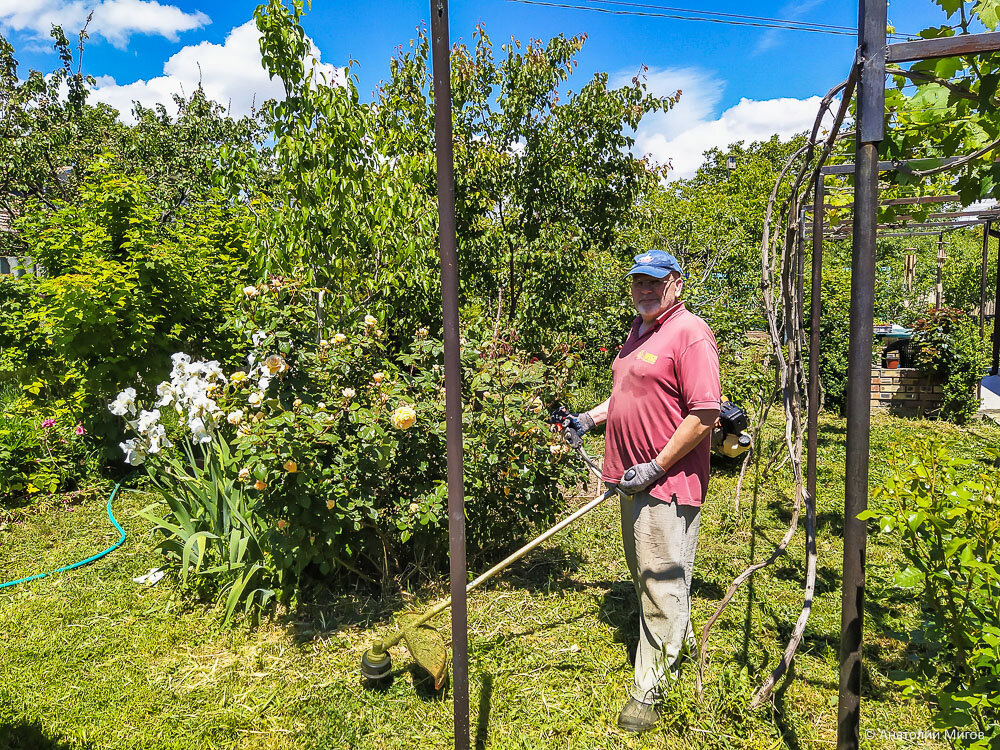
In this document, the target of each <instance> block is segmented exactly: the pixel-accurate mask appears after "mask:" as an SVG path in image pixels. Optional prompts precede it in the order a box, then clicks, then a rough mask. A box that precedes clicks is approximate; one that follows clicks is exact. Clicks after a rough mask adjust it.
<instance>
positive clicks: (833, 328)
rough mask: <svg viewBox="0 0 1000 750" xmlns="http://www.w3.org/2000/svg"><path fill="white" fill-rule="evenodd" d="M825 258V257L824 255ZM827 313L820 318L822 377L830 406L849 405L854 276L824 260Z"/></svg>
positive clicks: (842, 407)
mask: <svg viewBox="0 0 1000 750" xmlns="http://www.w3.org/2000/svg"><path fill="white" fill-rule="evenodd" d="M824 261H825V259H824ZM820 289H821V291H820V294H821V295H822V300H823V315H822V316H821V317H820V322H819V326H820V327H819V377H820V382H821V383H822V384H823V403H824V405H825V406H826V408H828V409H836V410H838V411H843V410H844V409H845V408H846V407H847V351H848V347H849V344H850V310H851V276H850V273H849V272H848V271H845V270H844V269H843V268H840V267H833V268H830V267H828V265H827V263H826V262H824V264H823V285H822V287H821V288H820Z"/></svg>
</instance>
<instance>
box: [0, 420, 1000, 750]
mask: <svg viewBox="0 0 1000 750" xmlns="http://www.w3.org/2000/svg"><path fill="white" fill-rule="evenodd" d="M932 433H937V434H940V435H942V437H943V438H945V439H946V440H948V441H952V442H954V443H955V446H956V447H955V450H956V451H961V452H962V453H964V454H965V455H967V456H968V457H970V458H976V457H978V456H980V455H981V454H982V451H981V450H980V449H981V447H982V446H984V445H986V444H996V443H997V441H998V438H1000V431H998V430H996V429H995V428H992V427H986V426H977V427H974V428H971V429H966V430H959V429H956V428H954V427H951V426H948V425H945V424H940V423H932V422H916V421H904V420H900V419H895V418H891V417H876V418H875V419H874V422H873V425H872V455H873V460H872V475H873V477H872V480H873V483H875V482H877V481H879V480H880V479H881V477H882V476H884V474H885V471H886V462H885V460H884V456H886V455H888V453H889V451H890V450H891V447H892V446H893V445H902V446H908V445H910V444H911V443H912V441H913V440H914V438H915V437H916V436H917V435H920V434H923V435H926V436H929V435H931V434H932ZM770 439H771V440H772V443H773V441H774V440H776V439H777V434H776V433H775V435H774V436H772V437H771V438H770ZM843 465H844V423H843V421H842V420H837V419H833V418H826V419H824V420H823V422H822V425H821V436H820V456H819V487H820V490H819V507H818V526H819V530H818V536H819V538H818V548H819V574H818V580H817V586H816V597H815V601H814V604H813V611H812V616H811V617H810V620H809V626H808V628H807V631H806V637H805V639H804V641H803V643H802V645H801V647H800V649H799V654H798V657H797V658H796V662H795V665H794V670H793V671H794V679H792V680H790V681H785V682H783V683H780V684H779V687H778V689H777V690H776V691H775V695H774V701H773V705H772V706H769V707H766V708H764V709H761V710H759V711H756V712H750V711H748V710H747V708H746V706H747V704H748V701H749V697H750V695H751V693H752V692H753V690H754V688H755V687H756V685H757V684H759V682H760V681H761V680H762V679H763V677H764V676H765V675H766V674H767V673H768V672H769V671H770V669H772V668H773V667H774V665H775V664H776V663H777V660H778V658H779V657H780V653H781V650H782V648H783V647H784V644H785V642H786V640H787V638H788V636H789V634H790V632H791V628H792V625H793V623H794V620H795V618H796V616H797V615H798V612H799V609H800V607H801V604H802V578H803V570H804V565H803V559H804V541H803V532H802V531H801V530H800V531H799V532H798V534H797V535H796V537H795V539H794V540H793V542H792V544H791V545H790V546H789V549H788V552H787V554H786V555H785V556H784V557H782V558H779V560H778V561H777V562H776V563H775V564H774V565H773V566H772V567H771V568H769V569H766V570H764V571H762V572H761V573H759V574H758V576H757V577H756V578H755V579H754V580H753V582H752V584H750V585H748V586H745V587H744V589H743V590H742V591H741V592H740V593H739V594H737V596H736V597H735V599H734V600H733V602H732V605H731V606H730V608H729V609H728V610H727V612H726V614H725V615H724V616H723V617H722V618H721V619H720V620H719V622H718V623H717V624H716V627H715V629H714V630H713V632H712V636H711V641H710V653H711V657H710V661H709V664H708V668H707V674H706V688H705V693H704V695H703V696H702V698H701V700H699V699H698V697H697V696H696V694H695V689H694V668H693V665H691V664H688V665H687V666H686V667H685V669H684V670H683V672H682V679H681V680H680V682H679V684H678V685H677V686H676V687H675V688H674V690H673V691H672V692H671V694H670V695H669V696H668V697H667V701H666V705H665V707H664V710H663V722H662V725H661V726H660V727H659V728H657V729H656V730H655V731H653V732H650V733H648V734H646V735H643V736H642V737H633V736H628V735H626V734H624V733H622V732H621V731H619V730H618V729H617V727H616V724H615V721H616V717H617V713H618V710H619V709H620V708H621V705H622V704H623V703H624V701H625V699H626V697H627V693H626V689H627V685H628V683H629V680H630V678H631V667H630V666H629V661H628V655H629V650H630V649H631V648H634V645H635V642H636V638H637V634H636V602H635V597H634V594H633V592H632V585H631V582H630V581H629V580H628V574H627V572H626V569H625V563H624V559H623V556H622V553H621V551H620V547H621V534H620V527H619V519H618V512H617V507H616V506H615V505H613V504H608V505H605V506H602V507H601V508H599V509H598V510H596V511H594V512H593V513H592V514H590V515H589V516H587V517H585V518H584V519H583V520H582V521H581V522H580V523H578V524H577V525H576V526H575V527H572V528H570V529H568V530H567V531H566V532H564V533H563V534H562V535H560V536H557V537H555V538H554V539H552V540H550V542H549V543H548V544H547V545H546V546H545V547H543V548H542V549H540V550H538V551H536V552H535V553H533V554H531V555H529V556H528V557H527V558H525V559H524V560H523V561H521V562H520V563H518V564H517V565H516V566H515V567H514V568H513V569H512V570H510V571H509V572H507V573H505V574H503V575H502V576H501V577H500V578H499V579H498V580H497V581H496V582H494V583H491V584H490V585H489V586H488V588H487V589H486V590H484V591H481V592H476V593H474V594H473V595H472V596H471V597H470V601H469V605H470V611H469V628H470V636H469V637H470V662H471V664H470V672H471V702H472V707H471V708H472V731H473V745H474V746H475V747H477V748H560V749H562V748H567V747H573V748H608V749H609V750H610V749H611V748H623V747H625V748H678V749H679V748H755V749H756V748H781V747H788V748H820V747H833V746H834V744H835V739H836V714H837V652H838V644H839V640H840V567H841V539H840V536H839V534H840V530H841V525H842V517H843ZM737 469H738V467H735V468H734V467H733V466H727V467H719V466H717V467H716V468H715V469H714V471H713V478H712V484H711V488H710V498H709V502H708V503H707V505H706V506H705V509H704V514H705V515H704V517H703V519H702V524H701V543H700V547H699V551H698V560H697V562H696V565H695V575H694V586H693V595H694V603H693V616H694V622H695V627H696V628H699V627H700V626H701V624H702V623H704V622H705V620H706V619H707V618H708V616H709V615H710V614H711V612H712V611H713V610H714V608H715V605H716V602H717V601H718V600H719V599H720V598H721V596H722V593H723V592H724V591H725V589H726V587H727V586H728V585H729V583H730V581H731V580H732V579H733V577H735V576H736V575H737V574H738V573H739V572H740V571H742V570H743V568H744V567H745V566H746V565H748V564H749V563H750V561H751V560H760V559H762V558H764V557H766V556H767V555H768V554H769V553H770V551H771V549H772V548H773V545H774V544H775V543H776V542H777V540H778V539H779V538H780V537H781V535H782V533H783V531H784V529H785V528H786V525H787V522H788V518H789V515H790V513H789V507H790V501H789V495H790V493H791V487H792V484H791V479H790V475H789V472H788V470H787V468H785V469H783V470H781V471H779V472H778V473H777V474H776V475H775V476H772V477H770V478H768V479H766V480H764V481H762V482H761V483H760V486H759V488H758V491H757V492H756V493H754V492H753V487H754V481H753V474H752V472H751V474H750V475H749V476H748V478H747V482H746V484H745V486H744V492H743V497H742V500H741V507H740V509H739V511H738V512H737V511H736V510H735V508H734V503H733V499H734V494H735V486H736V478H737ZM582 475H583V470H582V469H581V476H582ZM591 489H594V488H593V487H592V488H591ZM82 497H83V498H84V499H83V500H82V501H81V502H80V504H79V505H75V506H74V505H70V506H66V505H65V504H63V503H59V502H53V503H49V504H48V505H47V506H44V507H42V508H41V509H39V508H35V509H27V510H25V511H17V512H16V514H15V513H8V514H7V516H6V518H4V519H2V521H3V522H2V523H0V561H2V562H0V581H7V580H12V579H15V578H19V577H21V576H26V575H30V574H33V573H36V572H39V571H41V570H50V569H53V568H57V567H59V566H61V565H65V564H67V563H70V562H74V561H75V560H78V559H81V558H83V557H86V556H88V555H89V554H92V553H93V552H95V551H98V550H101V549H104V548H105V547H107V546H108V545H109V544H110V543H112V542H113V541H114V540H115V539H117V536H118V535H117V532H116V531H115V530H114V529H113V528H112V527H111V525H110V524H109V523H108V521H107V516H106V515H105V511H104V505H105V502H106V495H104V496H98V495H89V496H82ZM148 502H150V496H148V495H143V494H141V493H138V492H127V493H122V494H121V501H120V502H117V503H116V508H115V511H116V515H117V517H118V519H119V522H120V523H122V525H123V526H124V527H125V529H126V531H127V532H128V535H129V537H128V540H127V541H126V542H125V544H124V545H123V546H122V547H121V548H119V549H118V550H117V551H115V552H114V553H112V554H111V555H110V556H108V557H106V558H104V559H102V560H100V561H98V562H96V563H94V564H92V565H90V566H87V567H85V568H81V569H78V570H75V571H71V572H69V573H64V574H60V575H57V576H54V577H51V578H45V579H41V580H38V581H33V582H30V583H27V584H23V585H19V586H16V587H12V588H8V589H3V590H0V628H2V632H3V636H4V644H5V646H4V652H3V656H2V658H0V750H6V749H8V748H45V749H47V750H54V749H56V748H60V749H61V748H95V749H96V748H185V749H186V748H191V747H198V748H206V749H207V748H216V747H218V748H303V747H316V748H355V747H356V748H391V749H392V750H400V749H401V748H418V747H419V748H447V747H451V746H452V734H451V732H452V704H451V701H450V697H446V698H444V699H442V698H441V697H440V696H438V695H436V694H435V693H434V692H433V691H432V690H431V689H430V688H429V686H428V685H426V683H425V682H422V681H421V680H419V679H417V680H416V684H415V685H414V684H413V683H414V680H415V677H416V675H415V673H414V672H412V671H411V670H410V668H409V663H410V662H409V659H408V658H407V657H406V654H405V651H403V650H402V649H401V648H396V649H393V651H392V656H393V664H394V667H395V679H394V681H393V683H392V684H391V685H390V686H389V687H388V688H387V689H385V690H384V691H379V692H370V691H366V690H364V689H363V688H362V686H361V683H360V677H359V672H358V669H359V664H360V658H361V654H362V653H363V652H364V650H365V649H366V648H368V647H369V646H370V645H371V644H372V642H373V641H375V640H376V639H377V638H379V637H381V636H383V635H385V634H386V633H387V632H388V630H389V628H390V627H391V625H392V621H393V616H394V614H398V613H400V612H402V611H404V610H407V609H420V608H422V607H423V606H425V605H426V604H428V603H430V602H432V601H433V600H434V599H435V598H436V597H437V596H439V595H441V594H442V593H444V591H445V585H444V584H443V583H441V584H439V585H437V586H436V587H433V586H432V587H428V588H427V589H425V590H424V591H422V592H420V593H419V595H417V596H412V595H409V594H403V595H399V596H394V597H391V598H386V599H379V598H377V597H375V596H372V595H365V594H363V593H354V594H343V593H341V594H338V595H336V596H334V595H332V594H319V593H318V594H317V595H316V596H315V597H313V601H312V602H311V603H309V604H305V605H302V606H301V607H299V608H298V610H296V611H295V612H294V613H293V614H287V613H286V614H282V615H278V616H276V617H275V618H274V619H273V620H271V621H269V622H268V623H266V624H265V625H263V626H261V627H259V628H256V629H248V628H246V627H244V628H233V629H225V628H222V627H221V626H220V624H219V623H220V619H221V618H220V612H219V610H218V609H214V608H211V607H205V606H201V605H192V604H190V603H187V602H185V601H184V600H183V599H182V598H181V597H180V596H179V593H178V591H177V588H176V586H175V584H174V583H173V581H172V580H171V579H170V577H168V578H167V579H164V581H162V582H161V583H160V584H158V585H156V586H152V587H148V586H145V585H139V584H136V583H133V581H132V579H133V578H134V577H136V576H139V575H142V574H144V573H146V572H147V571H149V569H150V568H153V567H156V566H158V565H159V564H160V562H161V561H160V558H159V557H158V555H157V554H156V553H154V552H152V551H151V549H150V547H151V541H150V537H149V525H148V524H147V523H145V522H144V521H142V520H141V519H139V518H138V517H137V516H136V511H137V510H138V509H139V508H141V507H143V506H144V505H145V504H147V503H148ZM578 502H580V501H578V500H574V501H571V504H572V505H576V504H577V503H578ZM898 558H899V553H898V550H896V549H894V547H893V546H892V545H891V544H887V543H885V542H883V540H882V539H880V538H879V537H878V536H877V535H874V536H872V537H871V538H870V540H869V546H868V582H867V598H868V608H867V615H866V620H865V674H864V702H863V710H862V717H861V726H862V736H863V737H864V735H865V730H870V731H871V732H872V733H873V734H874V736H873V737H872V738H870V739H863V740H862V746H863V747H866V748H882V747H902V746H903V745H902V744H900V743H899V741H896V740H891V739H886V738H885V737H886V736H887V735H886V734H884V733H890V732H903V731H907V730H911V731H912V730H927V729H930V728H931V726H932V712H931V708H930V707H929V706H928V705H927V703H926V702H922V701H914V700H911V699H906V698H904V697H902V696H901V694H900V691H899V690H898V689H897V688H896V687H895V686H894V684H893V683H892V682H891V681H890V680H889V679H888V677H887V675H888V673H889V670H891V669H893V668H895V667H897V666H899V665H900V664H901V663H902V661H903V659H904V657H905V652H906V647H905V644H904V643H902V642H900V641H898V640H895V639H893V638H892V637H891V634H892V633H894V632H906V631H907V630H908V628H910V627H912V626H913V625H914V624H915V618H916V616H917V614H918V613H917V611H916V607H915V603H914V597H913V596H912V595H911V593H910V592H907V591H902V590H899V589H896V588H895V587H894V586H893V584H892V573H893V572H894V570H895V566H896V562H897V560H898ZM447 622H448V618H447V615H444V616H441V617H439V618H438V620H437V621H436V623H437V624H438V625H439V627H441V628H442V629H446V628H447ZM924 746H926V747H946V745H945V744H944V743H941V744H940V745H935V744H933V743H930V742H928V743H926V744H925V745H924Z"/></svg>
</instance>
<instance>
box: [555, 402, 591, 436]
mask: <svg viewBox="0 0 1000 750" xmlns="http://www.w3.org/2000/svg"><path fill="white" fill-rule="evenodd" d="M549 421H550V422H551V423H552V424H554V425H556V426H558V427H569V428H570V429H571V430H573V432H575V433H576V434H577V435H582V434H583V433H585V432H587V431H588V430H591V429H593V428H594V426H595V425H594V418H593V417H592V416H590V414H589V413H587V412H585V411H584V412H580V413H579V414H574V413H573V412H571V411H570V410H569V409H567V408H566V407H565V406H560V407H559V408H558V409H556V410H555V411H554V412H552V414H551V415H550V416H549Z"/></svg>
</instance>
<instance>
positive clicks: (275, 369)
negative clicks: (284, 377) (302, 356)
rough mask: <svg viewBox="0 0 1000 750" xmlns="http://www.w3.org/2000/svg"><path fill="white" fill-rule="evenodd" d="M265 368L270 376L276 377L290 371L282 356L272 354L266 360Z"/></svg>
mask: <svg viewBox="0 0 1000 750" xmlns="http://www.w3.org/2000/svg"><path fill="white" fill-rule="evenodd" d="M263 367H264V369H265V370H267V374H268V375H271V376H274V375H277V374H278V373H282V372H285V370H287V369H288V363H287V362H285V359H284V358H283V357H282V356H281V355H280V354H272V355H271V356H270V357H268V358H267V359H265V360H264V363H263Z"/></svg>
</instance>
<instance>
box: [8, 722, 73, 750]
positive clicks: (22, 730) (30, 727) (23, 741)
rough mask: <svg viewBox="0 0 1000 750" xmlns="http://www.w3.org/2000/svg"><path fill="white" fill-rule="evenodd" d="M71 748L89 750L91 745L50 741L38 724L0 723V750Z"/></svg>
mask: <svg viewBox="0 0 1000 750" xmlns="http://www.w3.org/2000/svg"><path fill="white" fill-rule="evenodd" d="M71 747H72V748H82V750H89V749H90V748H92V747H93V745H92V744H90V743H86V744H83V745H81V744H79V743H76V742H74V743H73V744H72V745H70V744H69V743H67V742H63V741H61V740H57V739H52V737H51V736H50V735H49V733H48V732H46V731H45V730H44V729H42V726H41V725H40V724H35V723H32V724H23V723H15V724H7V723H0V750H69V748H71Z"/></svg>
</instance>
